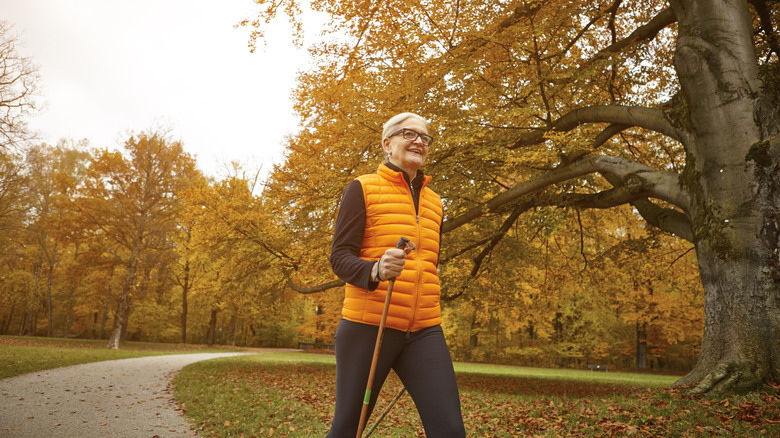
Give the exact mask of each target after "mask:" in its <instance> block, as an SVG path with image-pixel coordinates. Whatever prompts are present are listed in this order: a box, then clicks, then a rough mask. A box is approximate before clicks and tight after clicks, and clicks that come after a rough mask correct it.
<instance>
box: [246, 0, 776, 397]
mask: <svg viewBox="0 0 780 438" xmlns="http://www.w3.org/2000/svg"><path fill="white" fill-rule="evenodd" d="M259 3H260V4H262V5H267V6H269V7H268V8H267V9H264V10H263V12H261V13H260V16H261V18H262V19H259V20H256V22H255V23H254V24H255V25H256V26H262V23H264V22H265V20H266V19H270V18H273V16H274V15H275V14H276V11H278V10H282V9H284V10H287V11H293V13H291V14H290V16H291V17H292V18H293V19H295V18H296V17H297V16H298V15H296V14H295V13H294V11H295V10H296V8H297V2H296V1H294V0H278V1H273V2H272V1H260V2H259ZM313 7H314V8H315V9H319V10H321V11H324V12H327V13H329V14H330V15H331V16H332V21H331V22H330V28H329V30H330V31H332V34H333V35H337V38H335V39H334V40H332V41H329V42H327V43H322V44H320V45H318V46H316V47H314V48H313V49H312V54H313V55H314V58H315V60H317V62H318V68H316V69H313V70H311V71H309V72H305V73H302V74H301V76H300V78H299V87H298V89H297V90H296V92H295V96H296V98H297V107H296V109H297V110H298V112H299V113H300V116H301V119H302V122H303V123H302V126H306V129H304V130H302V131H301V132H300V133H299V134H298V135H297V136H295V137H294V138H292V139H291V140H290V143H289V146H288V151H289V154H288V158H287V162H286V163H285V164H284V166H281V167H280V168H279V169H277V170H276V172H275V174H274V178H273V181H272V183H271V186H272V187H273V186H274V185H276V187H277V188H279V189H284V190H285V192H286V193H285V194H284V195H283V197H287V198H289V199H293V200H294V205H295V208H296V209H297V211H299V212H300V213H299V214H300V216H301V217H303V218H316V217H318V215H321V214H322V212H324V211H328V210H329V209H332V208H333V201H334V200H335V199H337V198H338V194H337V193H338V191H339V189H340V188H341V187H343V186H344V184H345V183H346V181H348V180H349V179H350V178H352V177H353V176H354V174H355V173H360V172H365V171H371V170H372V168H373V167H375V163H376V161H377V160H378V159H379V153H380V151H379V148H378V147H376V146H375V145H376V143H377V142H378V138H377V137H378V135H379V132H380V131H381V127H380V123H381V122H382V121H383V120H385V119H387V118H388V117H389V116H390V115H392V114H394V113H396V112H399V111H402V110H413V111H416V112H419V113H421V114H424V115H426V116H429V117H431V118H432V119H433V121H434V124H435V125H436V127H438V128H439V129H438V131H439V132H438V134H439V137H440V140H437V143H436V146H435V148H434V149H433V150H432V151H431V153H430V157H429V163H428V164H427V166H426V170H428V171H429V172H430V173H431V174H433V175H434V176H435V177H436V181H434V185H435V187H436V189H437V191H439V192H440V193H441V194H442V195H443V197H444V199H445V206H446V207H447V210H448V217H447V219H446V223H445V225H444V231H445V232H446V233H448V236H447V237H446V239H447V240H448V242H453V241H454V242H458V241H461V239H460V237H463V236H466V235H467V234H465V233H464V229H466V228H468V229H469V231H468V232H469V233H474V232H479V233H481V236H482V238H480V239H472V240H475V241H476V242H477V243H476V245H477V246H478V247H481V248H484V249H485V250H487V251H489V250H490V249H491V248H494V247H495V244H496V243H495V242H497V240H500V238H501V236H502V235H504V234H506V232H507V231H506V230H507V229H509V228H511V225H512V223H514V222H515V221H517V217H518V215H520V214H523V213H525V212H530V211H535V209H536V207H544V206H558V207H566V208H577V209H585V208H611V207H615V206H619V205H623V204H630V205H632V206H633V207H634V208H635V210H636V212H637V214H638V215H640V216H641V217H642V218H643V219H644V220H646V221H647V222H648V223H649V224H651V225H653V226H655V227H657V228H658V229H660V230H663V231H665V232H668V233H671V234H674V235H676V236H678V237H679V238H681V239H684V240H686V241H689V242H690V243H691V244H692V245H693V247H695V250H696V254H697V258H698V264H699V268H700V273H701V280H702V283H703V287H704V291H705V328H704V335H703V345H702V349H701V355H700V358H699V361H698V363H697V365H696V366H695V368H694V369H693V370H691V371H690V373H689V374H688V375H686V376H685V377H684V378H682V379H680V380H679V381H678V382H677V384H678V385H692V384H695V383H699V385H698V386H697V387H696V388H695V389H694V390H693V391H694V392H708V391H713V392H721V391H735V392H743V391H748V390H754V389H758V388H761V387H762V386H763V385H764V384H765V383H768V382H772V381H774V382H777V381H780V343H778V339H780V287H778V282H780V223H779V222H780V220H779V219H778V209H780V193H778V188H779V187H780V179H779V178H778V173H777V168H778V166H780V139H778V138H777V137H776V135H777V133H778V131H779V130H780V86H778V84H780V63H779V62H778V55H780V39H779V38H778V32H777V31H776V29H775V28H776V26H777V24H778V20H780V6H779V5H778V3H777V2H770V1H764V0H751V1H749V2H748V1H746V0H730V1H724V0H674V1H670V2H666V1H660V0H643V1H635V2H624V1H622V0H611V1H606V2H605V1H602V2H593V1H590V0H582V1H581V0H567V1H550V2H541V1H507V2H484V1H466V2H464V1H447V0H429V1H415V2H407V1H400V0H386V1H379V2H368V1H357V2H346V1H340V0H332V1H326V0H321V1H315V2H313ZM255 36H261V35H260V34H256V35H255ZM331 186H335V187H337V189H335V190H336V191H335V192H333V191H331V189H330V188H329V187H331ZM312 187H315V188H316V190H318V193H320V194H321V195H324V196H323V197H322V198H324V199H322V198H321V199H317V198H316V197H313V196H305V195H304V193H305V192H306V191H307V190H311V188H312ZM331 223H332V222H331ZM324 228H326V229H327V226H326V227H324ZM325 233H326V232H324V233H323V234H325ZM312 234H313V233H312ZM450 234H451V235H452V236H453V237H452V238H451V237H450V236H449V235H450ZM321 237H322V236H320V238H321ZM322 245H324V244H322ZM483 258H484V256H483ZM479 260H481V258H480V259H479ZM333 284H336V283H330V284H328V286H332V285H333ZM319 289H322V288H309V289H301V290H303V291H306V292H310V291H314V290H319Z"/></svg>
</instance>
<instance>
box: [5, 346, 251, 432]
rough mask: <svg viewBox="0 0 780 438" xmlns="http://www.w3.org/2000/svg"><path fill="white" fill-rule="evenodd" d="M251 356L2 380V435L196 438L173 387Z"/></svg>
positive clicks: (87, 367)
mask: <svg viewBox="0 0 780 438" xmlns="http://www.w3.org/2000/svg"><path fill="white" fill-rule="evenodd" d="M238 354H247V353H196V354H177V355H170V356H150V357H139V358H134V359H121V360H110V361H104V362H95V363H88V364H83V365H74V366H70V367H64V368H57V369H53V370H47V371H37V372H34V373H30V374H25V375H22V376H17V377H11V378H7V379H2V380H0V437H2V438H5V437H20V438H49V437H51V438H55V437H68V438H93V437H95V438H97V437H123V438H135V437H183V436H184V437H187V436H197V433H196V432H195V431H193V430H192V429H191V428H190V425H189V424H188V423H187V419H186V418H185V417H184V416H183V415H182V414H181V412H179V411H177V409H176V401H175V400H174V399H173V396H172V395H171V394H170V391H169V389H168V384H169V383H170V381H171V379H173V377H174V376H175V375H176V372H177V371H179V370H180V369H181V368H183V367H184V366H186V365H189V364H191V363H194V362H199V361H202V360H207V359H213V358H218V357H227V356H235V355H238Z"/></svg>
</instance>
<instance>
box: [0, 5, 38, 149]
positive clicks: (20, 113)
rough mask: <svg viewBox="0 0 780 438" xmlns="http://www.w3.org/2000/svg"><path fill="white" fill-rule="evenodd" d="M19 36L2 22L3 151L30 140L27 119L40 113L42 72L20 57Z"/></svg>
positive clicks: (0, 106) (0, 121) (0, 125)
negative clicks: (18, 49) (39, 84)
mask: <svg viewBox="0 0 780 438" xmlns="http://www.w3.org/2000/svg"><path fill="white" fill-rule="evenodd" d="M19 43H20V37H19V35H17V34H15V33H14V30H13V27H12V26H11V25H10V24H8V22H6V21H1V20H0V149H7V148H8V147H10V146H14V145H18V144H19V142H21V141H23V140H25V139H27V138H28V137H29V131H28V129H27V121H26V117H27V116H28V115H29V114H30V113H32V112H33V111H35V110H36V109H37V103H36V101H35V97H36V93H37V88H38V71H37V69H36V68H35V66H33V64H32V62H31V61H30V60H29V59H28V58H25V57H23V56H21V54H19V52H18V51H17V46H18V45H19Z"/></svg>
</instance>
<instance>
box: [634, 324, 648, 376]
mask: <svg viewBox="0 0 780 438" xmlns="http://www.w3.org/2000/svg"><path fill="white" fill-rule="evenodd" d="M636 367H637V368H638V369H640V370H646V369H647V323H645V322H639V321H637V323H636Z"/></svg>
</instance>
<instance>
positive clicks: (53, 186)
mask: <svg viewBox="0 0 780 438" xmlns="http://www.w3.org/2000/svg"><path fill="white" fill-rule="evenodd" d="M83 146H84V145H75V146H73V147H70V146H68V145H67V144H66V142H61V144H60V145H58V146H57V147H52V146H49V145H46V144H41V145H36V146H32V147H30V148H28V149H27V150H26V176H27V192H28V194H29V196H28V198H29V207H30V209H29V212H28V214H29V215H30V221H31V223H30V225H29V226H28V227H27V228H28V232H29V233H30V234H31V235H32V239H31V240H32V241H33V242H34V243H35V245H36V246H37V248H38V257H37V259H38V261H37V262H36V266H38V268H37V269H36V274H35V275H36V276H40V277H41V278H43V277H45V284H46V314H47V320H48V322H47V329H46V333H47V336H52V334H53V321H52V314H53V307H54V304H53V302H52V284H53V281H54V269H55V266H56V265H57V264H58V262H59V259H58V250H59V251H63V249H65V248H63V247H62V244H64V245H67V244H68V241H67V236H68V234H69V231H70V230H67V229H63V225H65V228H67V227H68V218H67V216H68V215H69V214H70V212H68V211H67V205H68V202H67V199H66V198H67V197H68V196H69V193H67V190H68V187H75V186H78V184H79V181H80V180H81V179H82V178H83V173H84V169H85V167H86V162H87V160H88V158H89V152H88V151H87V150H85V149H84V147H83ZM66 331H67V327H66Z"/></svg>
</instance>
